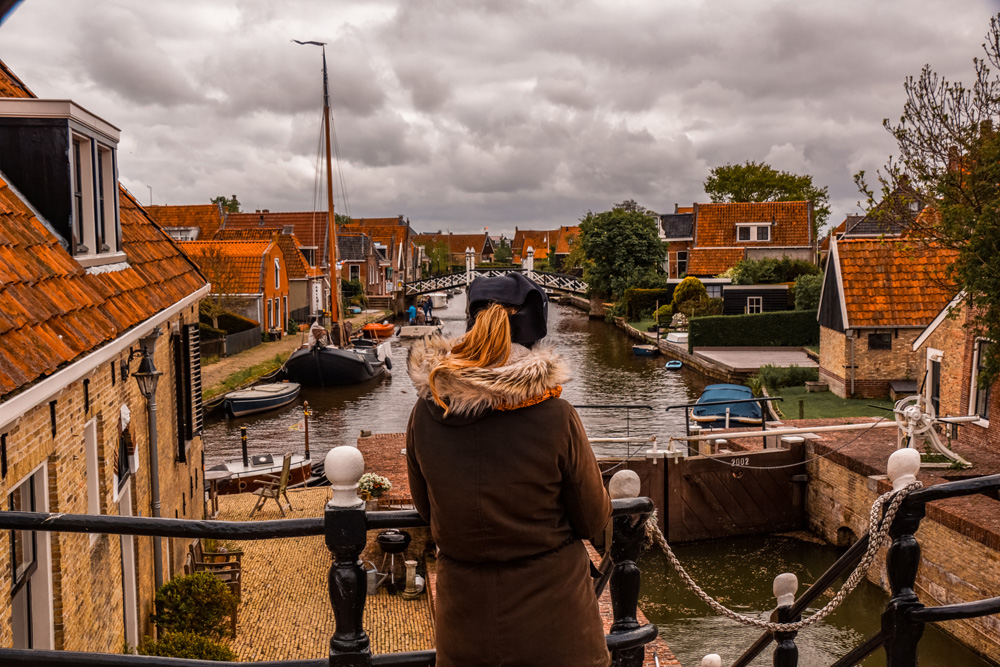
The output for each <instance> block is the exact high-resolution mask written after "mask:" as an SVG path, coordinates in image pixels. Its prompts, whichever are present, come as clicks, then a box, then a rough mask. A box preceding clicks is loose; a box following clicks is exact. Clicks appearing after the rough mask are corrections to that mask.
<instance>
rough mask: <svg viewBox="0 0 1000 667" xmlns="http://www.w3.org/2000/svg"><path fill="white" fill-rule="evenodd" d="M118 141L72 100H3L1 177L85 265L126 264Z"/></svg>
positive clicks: (0, 106) (107, 127)
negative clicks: (121, 212)
mask: <svg viewBox="0 0 1000 667" xmlns="http://www.w3.org/2000/svg"><path fill="white" fill-rule="evenodd" d="M119 136H120V133H119V130H118V128H116V127H115V126H113V125H111V124H110V123H108V122H106V121H104V120H102V119H100V118H98V117H97V116H95V115H94V114H92V113H90V112H88V111H87V110H86V109H83V108H82V107H80V106H78V105H76V104H75V103H73V102H71V101H69V100H39V99H20V98H18V99H11V98H5V99H0V172H3V175H4V177H5V178H6V180H7V181H8V182H9V183H10V184H11V185H12V186H13V187H14V188H16V189H17V190H18V191H19V192H20V193H21V194H22V195H23V198H24V199H25V200H26V201H27V202H28V203H29V204H30V205H31V206H32V208H33V209H34V210H35V211H36V212H37V214H38V216H39V217H40V218H41V219H42V220H43V221H44V222H46V223H48V226H49V227H50V228H51V229H52V231H54V232H55V233H56V234H57V235H58V236H59V238H60V240H61V241H62V242H63V245H64V247H66V249H67V250H68V251H69V252H70V254H72V255H73V257H74V258H75V259H76V260H77V261H78V262H79V263H80V264H82V265H84V266H87V267H90V266H96V265H103V264H110V263H116V262H123V261H125V259H126V258H125V255H124V253H122V251H121V223H120V221H119V211H118V164H117V149H118V139H119Z"/></svg>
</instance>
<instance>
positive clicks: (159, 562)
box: [129, 327, 163, 589]
mask: <svg viewBox="0 0 1000 667" xmlns="http://www.w3.org/2000/svg"><path fill="white" fill-rule="evenodd" d="M159 337H160V327H156V328H155V329H153V331H152V333H150V334H149V335H148V336H145V337H143V338H141V339H139V350H136V351H133V352H132V353H131V354H129V361H131V360H132V359H133V358H134V357H135V356H137V355H138V356H140V357H141V361H139V370H137V371H135V372H134V373H132V376H133V377H134V378H135V381H136V384H138V385H139V391H140V392H142V395H143V396H144V397H145V398H146V424H147V429H148V431H149V477H150V485H151V486H152V489H151V495H152V504H153V517H154V518H155V517H159V516H160V465H159V463H160V458H159V455H158V453H157V443H156V385H157V384H158V383H159V381H160V376H161V375H163V373H161V372H160V371H158V370H156V364H155V363H154V362H153V356H154V354H155V352H156V339H157V338H159ZM161 547H162V545H161V538H159V537H153V574H154V577H155V580H156V588H157V589H159V588H160V586H162V585H163V553H162V549H161Z"/></svg>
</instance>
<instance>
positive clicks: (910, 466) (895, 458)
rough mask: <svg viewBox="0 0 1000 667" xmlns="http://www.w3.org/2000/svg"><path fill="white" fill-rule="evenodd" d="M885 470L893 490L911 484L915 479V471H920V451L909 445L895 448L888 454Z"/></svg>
mask: <svg viewBox="0 0 1000 667" xmlns="http://www.w3.org/2000/svg"><path fill="white" fill-rule="evenodd" d="M886 472H888V473H889V479H890V480H891V481H892V490H893V491H899V490H900V489H902V488H904V487H906V486H908V485H910V484H913V483H914V482H916V481H917V473H918V472H920V452H918V451H917V450H915V449H910V448H909V447H907V448H906V449H897V450H896V451H894V452H893V453H892V455H891V456H889V465H888V466H886Z"/></svg>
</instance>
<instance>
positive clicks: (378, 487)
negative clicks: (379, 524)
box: [358, 472, 392, 509]
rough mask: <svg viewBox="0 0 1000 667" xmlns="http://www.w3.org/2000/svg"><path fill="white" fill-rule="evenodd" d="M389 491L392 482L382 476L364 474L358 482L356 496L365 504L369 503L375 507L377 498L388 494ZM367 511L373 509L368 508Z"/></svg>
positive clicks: (369, 473) (371, 507)
mask: <svg viewBox="0 0 1000 667" xmlns="http://www.w3.org/2000/svg"><path fill="white" fill-rule="evenodd" d="M390 489H392V482H390V481H389V480H388V479H386V478H385V477H383V476H382V475H376V474H375V473H372V472H366V473H365V474H364V475H362V476H361V479H359V480H358V495H360V496H361V499H362V500H364V501H365V502H366V503H371V504H372V505H375V501H376V499H377V498H379V497H381V496H382V495H383V494H386V493H389V491H390ZM369 509H375V507H374V506H369Z"/></svg>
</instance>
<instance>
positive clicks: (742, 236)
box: [737, 227, 750, 241]
mask: <svg viewBox="0 0 1000 667" xmlns="http://www.w3.org/2000/svg"><path fill="white" fill-rule="evenodd" d="M737 231H738V232H739V236H738V238H739V240H740V241H749V240H750V228H749V227H740V228H739V229H738V230H737Z"/></svg>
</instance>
